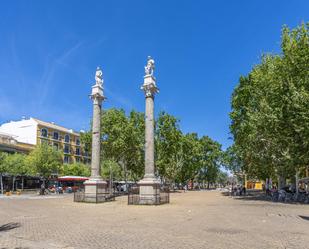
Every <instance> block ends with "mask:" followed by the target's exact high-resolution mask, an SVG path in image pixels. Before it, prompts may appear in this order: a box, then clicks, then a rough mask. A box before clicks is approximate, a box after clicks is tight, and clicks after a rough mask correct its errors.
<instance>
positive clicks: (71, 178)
mask: <svg viewBox="0 0 309 249" xmlns="http://www.w3.org/2000/svg"><path fill="white" fill-rule="evenodd" d="M88 179H89V178H88V177H84V176H61V177H58V181H60V182H72V181H74V182H84V181H86V180H88Z"/></svg>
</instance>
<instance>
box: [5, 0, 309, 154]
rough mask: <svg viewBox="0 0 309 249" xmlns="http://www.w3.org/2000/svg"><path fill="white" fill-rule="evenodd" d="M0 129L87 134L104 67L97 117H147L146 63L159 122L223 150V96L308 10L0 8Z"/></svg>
mask: <svg viewBox="0 0 309 249" xmlns="http://www.w3.org/2000/svg"><path fill="white" fill-rule="evenodd" d="M0 16H1V18H0V123H3V122H5V121H8V120H17V119H20V118H21V117H22V116H26V117H30V116H31V117H36V118H39V119H42V120H45V121H53V122H55V123H58V124H61V125H64V126H66V127H68V128H73V129H76V130H80V129H88V128H89V121H90V117H91V113H92V109H91V108H92V106H91V101H90V100H89V99H88V94H89V93H90V91H91V85H93V83H94V73H95V69H96V66H101V67H102V68H103V74H104V80H105V89H106V96H107V97H108V100H107V101H106V103H104V108H111V107H117V108H124V109H125V110H127V111H129V110H131V109H135V110H138V111H144V96H143V93H142V91H141V90H140V89H139V88H140V85H141V84H142V81H143V73H144V69H143V67H144V65H145V63H146V58H147V55H151V56H152V57H154V59H155V61H156V71H155V75H156V77H157V84H158V86H159V88H160V93H159V94H158V95H157V97H156V103H155V105H156V113H158V111H161V110H165V111H167V112H168V113H171V114H173V115H175V116H176V117H178V118H179V119H180V120H181V123H180V124H181V128H182V130H183V131H184V132H198V134H199V135H200V136H201V135H209V136H210V137H212V138H213V139H215V140H217V141H219V142H220V143H222V144H223V147H224V148H226V147H227V146H228V145H229V144H231V141H230V140H229V139H228V137H229V123H230V121H229V116H228V113H229V111H230V96H231V93H232V91H233V88H234V87H235V85H236V84H237V81H238V78H239V76H240V75H243V74H247V73H248V72H249V71H250V69H251V68H252V66H253V65H254V64H257V63H258V62H259V59H260V56H261V54H262V53H264V52H271V53H278V52H280V30H281V28H282V25H284V24H287V25H288V26H290V27H295V26H297V25H299V24H300V23H301V22H302V21H305V22H308V21H309V1H288V0H280V1H279V0H278V1H266V0H265V1H257V0H255V1H245V0H243V1H241V0H234V1H228V0H226V1H206V0H205V1H198V0H195V1H188V0H186V1H181V0H177V1H176V0H175V1H164V0H157V1H145V0H144V1H134V0H132V1H120V0H119V1H77V0H74V1H72V0H71V1H69V0H67V1H60V0H58V1H55V0H53V1H31V0H29V1H26V0H24V1H14V0H13V1H1V8H0Z"/></svg>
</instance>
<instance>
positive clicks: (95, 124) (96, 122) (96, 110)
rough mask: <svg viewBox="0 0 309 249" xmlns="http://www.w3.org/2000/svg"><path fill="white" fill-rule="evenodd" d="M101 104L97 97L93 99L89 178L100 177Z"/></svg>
mask: <svg viewBox="0 0 309 249" xmlns="http://www.w3.org/2000/svg"><path fill="white" fill-rule="evenodd" d="M101 104H102V101H101V100H100V99H99V98H98V97H94V98H93V119H92V154H91V178H100V177H101V176H100V148H101V138H100V129H101Z"/></svg>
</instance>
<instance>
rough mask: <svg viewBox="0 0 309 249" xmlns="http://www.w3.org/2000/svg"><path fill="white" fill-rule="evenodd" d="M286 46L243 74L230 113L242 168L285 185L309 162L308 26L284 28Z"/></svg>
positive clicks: (236, 150)
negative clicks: (274, 177) (278, 180)
mask: <svg viewBox="0 0 309 249" xmlns="http://www.w3.org/2000/svg"><path fill="white" fill-rule="evenodd" d="M281 47H282V54H280V55H266V56H263V58H262V61H261V63H260V64H259V65H257V66H255V67H254V68H253V70H252V71H251V72H250V73H249V75H248V76H246V77H241V78H240V81H239V85H238V86H237V88H236V89H235V91H234V93H233V96H232V112H231V115H230V116H231V119H232V124H231V132H232V134H233V137H234V145H233V146H234V151H235V152H236V153H237V158H238V159H239V160H241V168H242V170H243V171H245V172H246V173H247V174H248V175H249V176H251V177H258V178H260V179H265V178H267V177H270V176H275V175H278V176H279V177H280V179H281V180H280V182H281V183H282V185H284V182H285V180H284V179H285V178H290V179H293V178H294V175H295V174H296V173H297V172H299V171H303V172H304V169H305V166H306V165H308V163H309V162H308V160H309V154H308V149H309V143H308V139H309V132H308V128H309V120H308V116H309V110H308V108H307V106H308V101H309V71H308V67H309V32H308V25H305V24H303V25H301V26H300V27H297V28H296V29H294V30H292V31H291V30H289V29H288V28H287V27H284V28H283V31H282V44H281Z"/></svg>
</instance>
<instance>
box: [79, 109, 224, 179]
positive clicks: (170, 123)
mask: <svg viewBox="0 0 309 249" xmlns="http://www.w3.org/2000/svg"><path fill="white" fill-rule="evenodd" d="M101 123H102V127H101V134H102V157H103V159H104V160H103V164H104V165H103V173H104V174H106V175H107V174H109V173H111V172H110V171H112V174H113V176H114V177H116V178H119V179H131V180H138V179H140V178H141V177H142V176H143V174H144V134H145V133H144V131H145V123H144V113H141V112H136V111H131V112H130V113H129V115H126V113H125V111H124V110H122V109H109V110H107V111H104V113H103V114H102V122H101ZM81 140H82V142H83V143H84V144H85V146H86V147H88V149H89V150H90V149H91V148H90V147H91V132H86V133H84V134H82V136H81ZM155 151H156V153H155V157H156V158H155V159H156V170H157V174H158V175H160V177H162V180H163V181H165V182H169V183H184V182H187V181H189V180H198V181H200V182H202V181H206V182H207V183H208V184H211V183H214V182H216V180H217V179H218V178H219V176H220V177H221V178H220V179H225V178H226V177H227V176H226V175H225V174H224V173H222V172H221V171H220V164H221V159H222V156H223V152H222V151H221V145H220V144H219V143H217V142H215V141H213V140H212V139H211V138H209V137H207V136H203V137H201V138H199V137H198V135H197V134H196V133H188V134H184V133H183V132H182V131H181V130H180V127H179V120H178V119H177V118H175V117H174V116H172V115H170V114H168V113H166V112H161V113H160V114H159V115H158V118H157V119H156V122H155Z"/></svg>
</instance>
